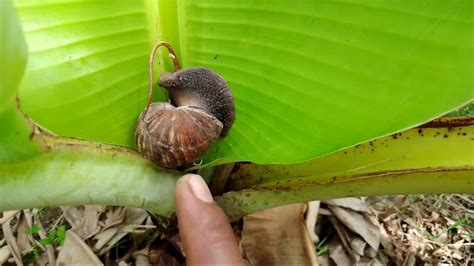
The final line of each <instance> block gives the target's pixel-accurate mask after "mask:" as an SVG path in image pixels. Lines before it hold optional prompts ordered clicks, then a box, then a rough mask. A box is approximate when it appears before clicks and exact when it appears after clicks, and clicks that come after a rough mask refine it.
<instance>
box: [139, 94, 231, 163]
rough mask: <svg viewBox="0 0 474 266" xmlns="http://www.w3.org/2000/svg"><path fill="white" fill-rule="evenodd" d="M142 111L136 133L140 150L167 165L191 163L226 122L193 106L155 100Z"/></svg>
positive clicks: (218, 134) (157, 161) (154, 160)
mask: <svg viewBox="0 0 474 266" xmlns="http://www.w3.org/2000/svg"><path fill="white" fill-rule="evenodd" d="M142 116H143V112H142V113H141V114H140V117H139V120H138V121H139V122H138V126H137V129H136V131H135V136H136V139H137V143H138V148H139V150H140V152H141V153H142V154H143V155H144V156H145V157H147V158H148V159H150V160H151V161H153V162H154V163H155V164H157V165H159V166H161V167H165V168H177V167H181V166H186V165H190V164H191V163H193V161H194V160H195V159H196V158H198V157H199V156H201V155H202V154H203V153H204V152H205V151H206V150H207V149H209V147H210V146H211V145H212V144H213V143H214V142H215V141H216V140H217V139H218V138H219V136H220V134H221V132H222V128H223V125H222V123H221V122H220V121H219V120H217V118H215V117H214V116H213V115H211V114H208V113H207V112H206V111H204V110H203V109H201V108H198V107H192V106H180V107H174V106H173V105H171V104H169V103H153V104H151V105H150V107H149V109H148V112H147V114H146V117H144V119H142V118H143V117H142Z"/></svg>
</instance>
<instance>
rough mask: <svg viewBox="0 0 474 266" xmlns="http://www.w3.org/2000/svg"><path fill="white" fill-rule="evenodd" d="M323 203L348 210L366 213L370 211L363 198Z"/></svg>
mask: <svg viewBox="0 0 474 266" xmlns="http://www.w3.org/2000/svg"><path fill="white" fill-rule="evenodd" d="M322 202H323V203H326V204H328V205H334V206H339V207H344V208H348V209H351V210H354V211H361V212H366V211H368V210H369V207H368V206H367V203H366V202H365V201H364V200H363V199H361V198H342V199H329V200H323V201H322Z"/></svg>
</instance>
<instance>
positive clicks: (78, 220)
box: [60, 206, 84, 230]
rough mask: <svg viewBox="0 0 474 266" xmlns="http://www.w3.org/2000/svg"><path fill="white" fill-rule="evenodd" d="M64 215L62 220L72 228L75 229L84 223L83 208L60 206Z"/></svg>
mask: <svg viewBox="0 0 474 266" xmlns="http://www.w3.org/2000/svg"><path fill="white" fill-rule="evenodd" d="M60 208H61V210H62V211H63V214H64V219H65V220H66V222H68V224H69V225H70V226H71V227H72V229H73V230H74V229H76V228H78V227H80V226H81V224H83V223H84V207H83V206H62V207H60Z"/></svg>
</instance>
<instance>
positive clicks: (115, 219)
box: [102, 207, 127, 230]
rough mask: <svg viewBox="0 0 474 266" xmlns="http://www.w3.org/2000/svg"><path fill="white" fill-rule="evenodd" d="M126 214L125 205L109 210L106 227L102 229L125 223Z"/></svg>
mask: <svg viewBox="0 0 474 266" xmlns="http://www.w3.org/2000/svg"><path fill="white" fill-rule="evenodd" d="M126 214H127V208H125V207H116V208H113V209H111V210H110V211H109V212H107V219H105V224H104V228H102V230H104V229H107V228H109V227H112V226H115V225H118V224H121V223H123V221H124V219H125V215H126Z"/></svg>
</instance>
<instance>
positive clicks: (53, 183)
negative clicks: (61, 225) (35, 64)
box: [0, 136, 180, 217]
mask: <svg viewBox="0 0 474 266" xmlns="http://www.w3.org/2000/svg"><path fill="white" fill-rule="evenodd" d="M42 137H43V138H44V139H45V141H46V142H47V145H48V149H49V151H47V152H45V153H42V154H39V155H37V156H35V157H32V158H30V159H28V160H24V161H19V162H16V163H7V164H0V195H1V200H0V211H6V210H13V209H24V208H32V207H50V206H60V205H83V204H103V205H121V206H130V207H138V208H144V209H147V210H149V211H151V212H154V213H156V214H158V215H161V216H164V217H169V216H170V215H171V214H172V213H173V212H174V200H173V199H174V196H173V195H174V186H175V183H176V180H177V178H178V177H179V176H180V173H179V172H176V171H168V170H163V169H158V168H156V167H154V166H153V165H152V164H151V163H150V162H149V161H148V160H146V159H144V158H142V157H140V156H139V155H138V154H137V153H135V152H131V151H129V150H126V149H122V148H120V147H115V146H109V145H104V144H99V143H95V142H89V141H83V140H76V139H68V138H59V137H52V136H42Z"/></svg>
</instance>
